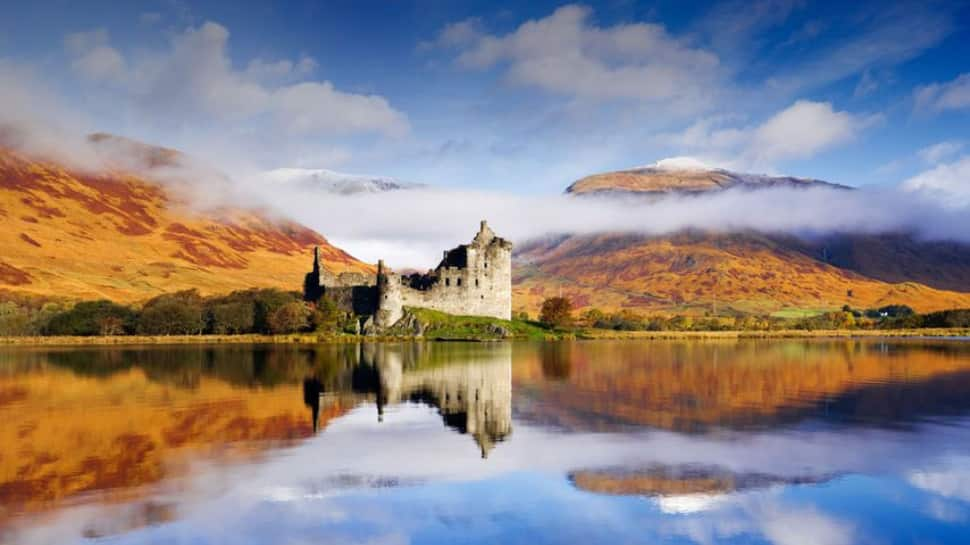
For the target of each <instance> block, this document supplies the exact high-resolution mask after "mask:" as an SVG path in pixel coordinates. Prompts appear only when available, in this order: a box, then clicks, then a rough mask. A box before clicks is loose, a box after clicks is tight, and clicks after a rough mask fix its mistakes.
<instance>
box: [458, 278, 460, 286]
mask: <svg viewBox="0 0 970 545" xmlns="http://www.w3.org/2000/svg"><path fill="white" fill-rule="evenodd" d="M458 285H459V286H460V285H461V278H459V279H458Z"/></svg>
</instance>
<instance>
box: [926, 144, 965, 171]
mask: <svg viewBox="0 0 970 545" xmlns="http://www.w3.org/2000/svg"><path fill="white" fill-rule="evenodd" d="M961 149H963V142H960V141H957V140H946V141H943V142H939V143H937V144H933V145H932V146H927V147H925V148H923V149H921V150H919V152H917V154H918V155H919V156H920V159H922V160H924V161H926V162H927V163H930V164H932V165H935V164H937V163H939V162H940V161H942V160H943V159H946V158H948V157H952V156H954V155H956V154H957V153H958V152H959V151H960V150H961Z"/></svg>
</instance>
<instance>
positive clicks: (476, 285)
mask: <svg viewBox="0 0 970 545" xmlns="http://www.w3.org/2000/svg"><path fill="white" fill-rule="evenodd" d="M475 287H476V288H477V287H478V279H477V278H476V279H475Z"/></svg>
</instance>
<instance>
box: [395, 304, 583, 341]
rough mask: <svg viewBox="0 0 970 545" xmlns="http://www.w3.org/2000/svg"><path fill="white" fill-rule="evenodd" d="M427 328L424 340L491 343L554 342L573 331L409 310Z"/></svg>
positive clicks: (529, 323) (524, 323)
mask: <svg viewBox="0 0 970 545" xmlns="http://www.w3.org/2000/svg"><path fill="white" fill-rule="evenodd" d="M408 312H410V313H411V314H413V315H414V316H415V318H417V320H418V321H420V322H421V323H422V324H423V326H424V337H425V338H426V339H430V340H441V341H462V340H469V341H490V340H495V341H498V340H503V339H509V338H511V339H522V340H524V339H531V340H555V339H563V338H572V337H574V336H575V333H574V332H572V331H564V330H556V329H549V328H547V327H545V326H543V325H541V324H539V323H538V322H532V321H527V320H499V319H497V318H488V317H484V316H454V315H451V314H446V313H444V312H438V311H436V310H429V309H424V308H410V309H408Z"/></svg>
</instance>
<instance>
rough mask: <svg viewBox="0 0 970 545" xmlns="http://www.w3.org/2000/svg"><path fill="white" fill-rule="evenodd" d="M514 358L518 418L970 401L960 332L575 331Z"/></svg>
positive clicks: (697, 422) (789, 411)
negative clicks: (673, 336) (585, 338)
mask: <svg viewBox="0 0 970 545" xmlns="http://www.w3.org/2000/svg"><path fill="white" fill-rule="evenodd" d="M514 360H515V361H516V365H515V366H514V367H513V381H514V382H515V385H516V392H517V393H516V400H515V401H516V403H515V413H516V415H517V417H518V418H522V419H525V420H529V421H533V422H537V423H541V424H546V425H554V426H560V427H564V428H568V429H585V430H601V431H605V430H617V429H620V428H623V427H624V426H629V425H642V426H650V427H657V428H662V429H669V430H675V431H686V432H699V431H704V430H706V429H708V428H710V427H712V426H718V427H728V428H734V429H764V428H773V427H778V426H790V425H793V424H798V423H803V422H809V421H816V422H817V421H821V422H826V423H838V424H849V425H875V426H907V425H909V424H912V423H915V422H919V421H922V420H925V419H932V418H941V417H948V416H953V415H962V414H967V413H968V412H970V344H968V343H961V342H946V341H942V342H941V341H878V340H876V341H861V340H860V341H737V342H697V341H694V342H663V341H659V342H652V343H640V342H624V341H620V342H565V343H544V344H537V345H522V346H518V347H517V351H516V353H515V354H514Z"/></svg>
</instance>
